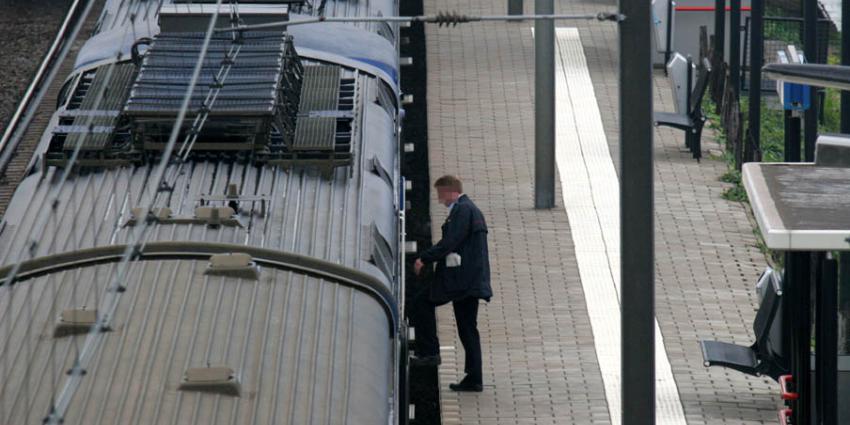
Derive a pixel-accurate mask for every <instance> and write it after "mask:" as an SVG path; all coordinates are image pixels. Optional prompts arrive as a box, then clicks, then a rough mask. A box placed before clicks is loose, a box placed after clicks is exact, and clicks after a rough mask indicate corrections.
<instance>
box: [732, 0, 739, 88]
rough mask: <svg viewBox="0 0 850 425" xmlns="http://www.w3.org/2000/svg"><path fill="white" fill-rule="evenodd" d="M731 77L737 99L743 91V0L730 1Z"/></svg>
mask: <svg viewBox="0 0 850 425" xmlns="http://www.w3.org/2000/svg"><path fill="white" fill-rule="evenodd" d="M729 6H730V8H731V10H730V11H729V13H730V14H729V78H730V81H731V84H732V90H733V93H735V100H738V99H739V97H738V94H739V93H740V92H741V0H731V1H730V2H729Z"/></svg>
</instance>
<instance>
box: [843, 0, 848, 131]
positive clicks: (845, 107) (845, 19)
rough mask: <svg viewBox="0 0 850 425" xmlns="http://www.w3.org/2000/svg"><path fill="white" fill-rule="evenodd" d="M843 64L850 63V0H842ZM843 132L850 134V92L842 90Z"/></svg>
mask: <svg viewBox="0 0 850 425" xmlns="http://www.w3.org/2000/svg"><path fill="white" fill-rule="evenodd" d="M841 64H842V65H845V66H848V65H850V0H841ZM841 132H842V133H844V134H850V92H848V91H846V90H845V91H842V92H841Z"/></svg>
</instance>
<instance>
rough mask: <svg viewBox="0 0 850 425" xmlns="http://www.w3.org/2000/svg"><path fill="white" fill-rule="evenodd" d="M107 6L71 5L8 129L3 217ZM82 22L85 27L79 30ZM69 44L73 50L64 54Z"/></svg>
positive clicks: (1, 165)
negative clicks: (67, 79) (80, 51)
mask: <svg viewBox="0 0 850 425" xmlns="http://www.w3.org/2000/svg"><path fill="white" fill-rule="evenodd" d="M89 1H93V2H94V4H93V5H92V7H91V8H90V9H89V8H87V3H88V2H89ZM103 4H104V2H103V0H88V1H87V0H77V1H75V2H74V4H72V5H71V7H70V8H69V10H68V14H67V16H66V17H65V21H64V22H63V25H62V27H61V28H60V30H59V32H58V33H57V35H56V38H55V40H54V42H53V45H52V46H51V48H50V51H49V52H48V54H47V55H46V56H45V58H44V60H43V61H42V63H41V66H40V67H39V70H38V72H37V73H36V75H35V77H34V79H33V81H32V82H31V83H30V87H29V89H28V90H27V92H26V94H24V97H23V98H22V99H21V101H20V103H19V104H18V109H17V110H16V112H15V115H14V116H13V117H12V119H11V120H10V121H9V125H8V126H7V128H6V129H5V130H4V134H3V138H2V140H0V216H2V215H3V214H4V213H5V212H6V207H7V206H8V205H9V201H10V200H11V198H12V194H13V193H14V192H15V189H16V188H17V187H18V184H19V183H20V182H21V180H22V179H23V178H24V176H25V173H26V170H27V165H28V164H29V163H30V160H32V157H33V154H34V152H35V150H36V148H37V147H38V144H39V141H40V140H41V138H42V135H43V134H44V132H45V130H46V129H47V126H48V124H49V123H50V118H51V116H52V114H53V112H54V111H55V110H56V101H57V98H58V96H59V91H60V90H61V88H62V83H63V81H64V78H65V77H66V76H67V75H68V74H69V73H70V72H71V71H72V70H73V67H74V61H75V58H76V56H77V52H79V50H80V48H81V47H82V46H83V44H84V43H85V40H86V39H87V38H88V36H89V35H90V34H91V33H92V32H93V31H94V28H95V25H96V23H97V19H98V17H99V16H100V12H101V10H102V8H103ZM87 9H88V13H85V12H86V11H87ZM81 20H83V22H82V26H81V27H80V29H79V31H75V28H76V27H77V25H78V24H79V23H80V21H81ZM69 44H70V49H68V50H67V51H65V52H63V50H65V49H64V47H65V46H68V45H69ZM63 53H64V54H63ZM57 67H58V69H55V68H57ZM54 70H55V72H53V71H54ZM51 76H52V78H51ZM39 97H40V99H39Z"/></svg>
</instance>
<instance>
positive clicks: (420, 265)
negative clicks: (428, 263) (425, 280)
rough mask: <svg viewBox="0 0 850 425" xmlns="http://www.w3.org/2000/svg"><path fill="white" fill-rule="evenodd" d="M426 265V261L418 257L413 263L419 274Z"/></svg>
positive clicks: (414, 269)
mask: <svg viewBox="0 0 850 425" xmlns="http://www.w3.org/2000/svg"><path fill="white" fill-rule="evenodd" d="M423 267H425V263H423V262H422V260H420V259H418V258H417V259H416V262H415V263H413V271H414V272H415V273H416V275H417V276H419V275H420V274H421V273H422V268H423Z"/></svg>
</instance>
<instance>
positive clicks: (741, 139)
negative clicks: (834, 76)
mask: <svg viewBox="0 0 850 425" xmlns="http://www.w3.org/2000/svg"><path fill="white" fill-rule="evenodd" d="M763 19H764V37H763V50H762V51H763V52H764V58H763V59H764V63H765V64H768V63H774V62H777V60H778V58H777V52H778V51H780V50H782V51H784V50H785V48H786V47H787V46H788V45H794V46H796V47H797V48H798V50H802V46H803V19H802V18H799V17H777V16H766V17H764V18H763ZM750 28H751V20H750V18H749V17H747V18H746V19H745V22H744V26H743V28H742V29H741V30H742V31H743V32H744V34H743V40H744V46H743V52H742V59H743V60H742V66H741V72H740V75H734V76H733V75H730V73H729V65H728V64H727V63H725V62H723V58H722V57H720V56H719V55H715V54H714V52H713V48H714V41H713V39H712V40H711V41H710V42H709V40H708V38H707V37H706V36H705V34H704V32H705V29H704V28H701V29H700V30H701V32H702V33H701V35H700V43H701V47H700V54H701V55H705V57H708V58H710V60H711V64H712V68H713V70H714V71H713V72H712V78H711V80H712V82H711V87H710V89H709V90H710V95H711V99H712V100H713V101H714V103H715V105H716V106H717V114H718V115H719V116H720V126H721V127H722V128H723V130H724V131H725V133H726V149H727V151H728V152H729V153H730V154H732V156H733V158H734V162H735V168H736V169H738V170H740V169H741V166H742V164H743V163H744V161H745V160H747V161H760V160H761V150H760V146H759V140H754V139H753V137H750V128H753V127H755V126H760V125H761V122H760V121H759V122H753V123H746V124H748V125H745V121H744V117H743V114H742V112H741V104H740V99H739V97H738V95H737V93H735V91H734V90H733V88H734V87H735V86H736V85H737V87H739V88H740V89H741V90H740V91H738V93H740V92H745V91H749V88H750V87H749V79H750V75H749V74H750V70H751V67H750V51H751V48H752V46H751V43H752V38H753V37H752V34H751V33H750ZM831 31H832V23H831V22H830V20H829V19H827V18H824V17H822V18H819V19H818V25H817V46H818V48H817V51H816V52H815V55H814V58H812V57H811V56H808V58H809V61H810V62H816V63H827V60H828V55H829V44H830V36H831ZM757 39H758V37H757ZM812 59H814V60H812ZM761 90H762V91H763V92H768V93H773V92H775V91H776V82H775V81H773V80H769V79H766V78H762V83H761ZM815 101H816V102H817V103H818V104H820V106H821V107H819V108H818V111H819V112H820V113H819V118H820V119H821V120H823V110H824V108H823V103H824V96H823V92H820V93H819V94H818V96H817V98H816V99H815ZM758 119H759V120H760V117H758Z"/></svg>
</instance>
